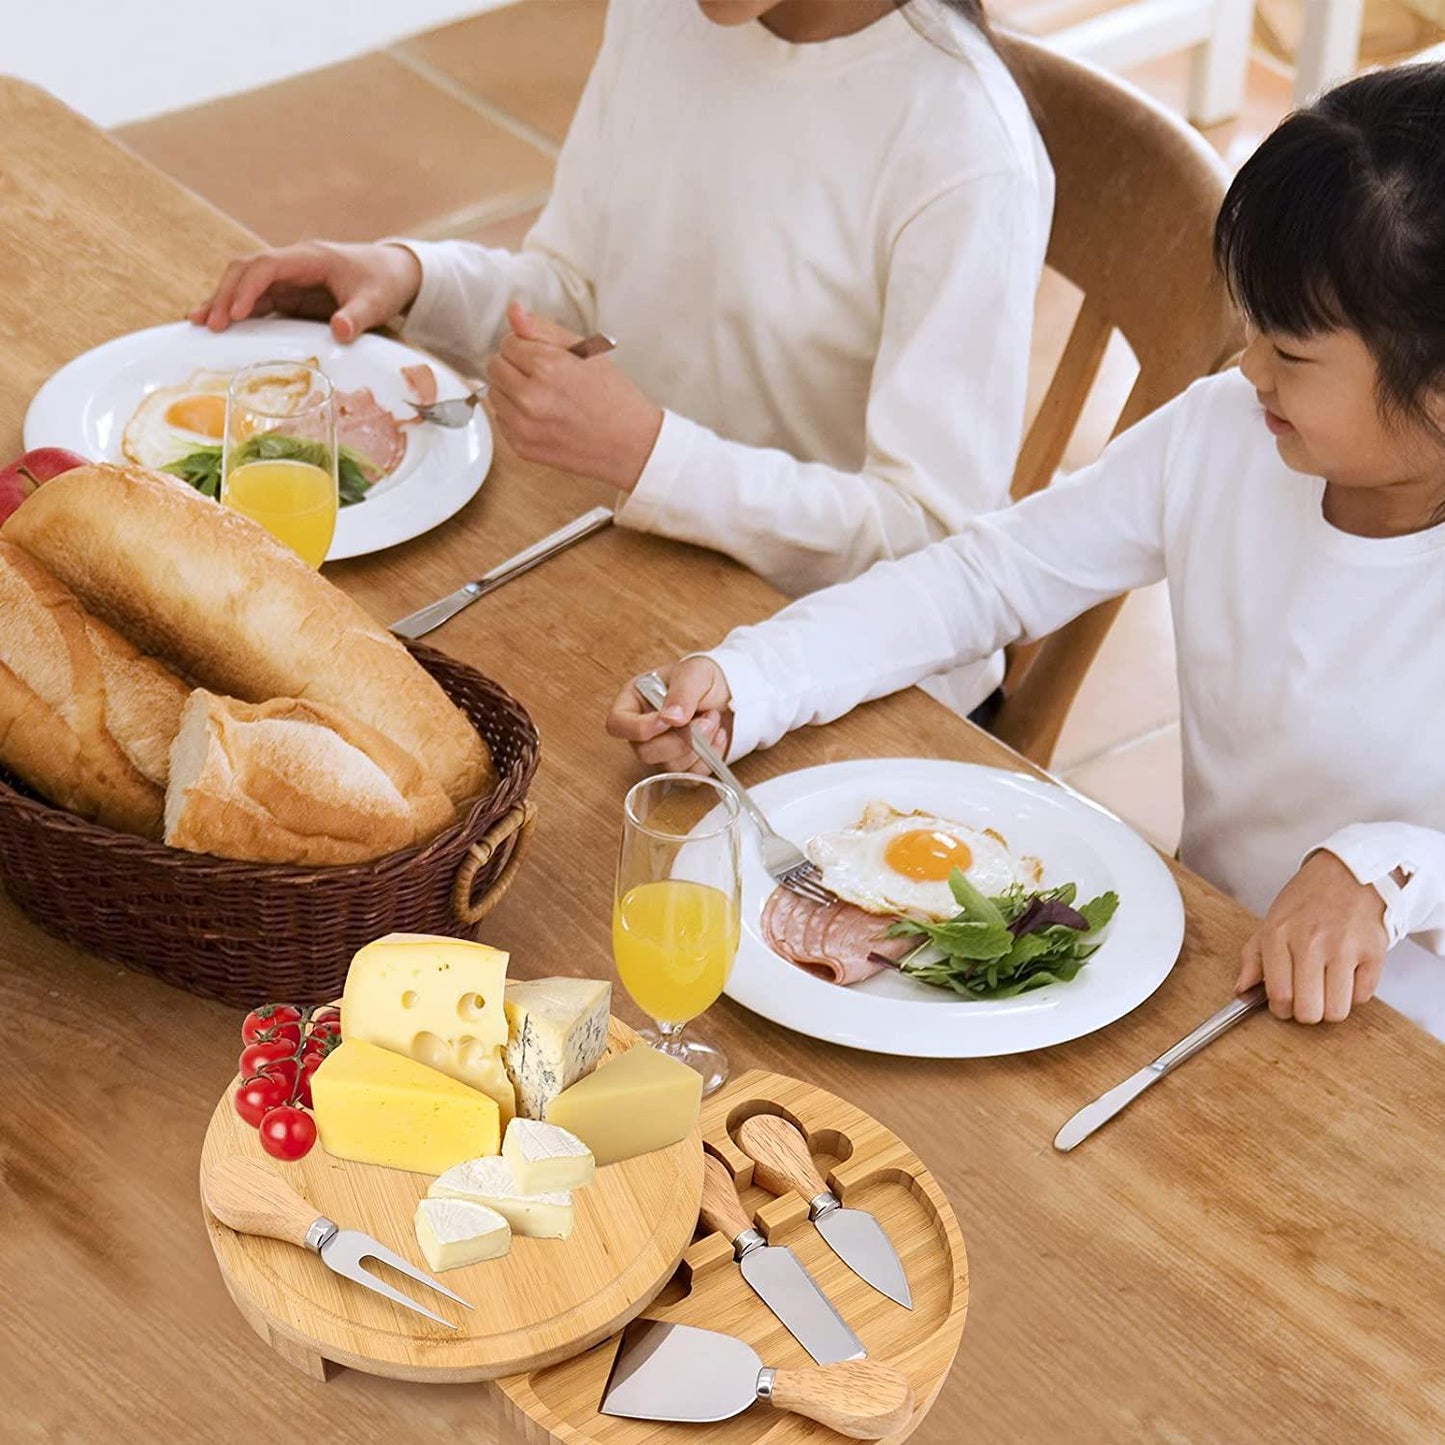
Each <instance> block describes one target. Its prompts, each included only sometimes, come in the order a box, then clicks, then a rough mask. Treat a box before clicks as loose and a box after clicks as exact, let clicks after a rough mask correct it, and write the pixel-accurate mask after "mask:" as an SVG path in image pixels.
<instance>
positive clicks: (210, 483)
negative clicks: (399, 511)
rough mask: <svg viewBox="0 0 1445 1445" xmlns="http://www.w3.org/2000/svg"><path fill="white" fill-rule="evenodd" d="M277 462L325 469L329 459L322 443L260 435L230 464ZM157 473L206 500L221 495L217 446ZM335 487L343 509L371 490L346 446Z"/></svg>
mask: <svg viewBox="0 0 1445 1445" xmlns="http://www.w3.org/2000/svg"><path fill="white" fill-rule="evenodd" d="M279 461H286V462H309V463H310V464H311V465H312V466H317V467H321V468H322V469H323V470H329V463H330V456H329V453H328V450H327V447H326V444H325V443H324V442H317V441H308V440H306V439H305V438H304V437H283V436H276V435H275V434H274V433H270V434H267V433H263V434H262V435H260V436H254V437H251V438H250V439H249V440H248V441H244V442H242V443H241V445H240V446H239V447H237V448H236V453H235V456H234V457H233V459H232V462H231V465H232V466H233V467H239V466H243V465H244V464H245V463H247V462H279ZM161 470H162V471H166V472H169V473H170V474H171V475H172V476H173V477H179V478H180V479H181V480H182V481H183V482H189V483H190V484H191V486H193V487H194V488H195V489H196V490H197V491H198V492H200V493H202V494H203V495H205V496H207V497H212V498H219V497H220V495H221V448H220V447H197V448H196V450H195V451H193V452H190V453H189V454H188V455H186V456H183V457H181V458H180V460H179V461H174V462H172V463H171V464H170V465H169V466H167V467H163V468H162V469H161ZM336 488H337V496H338V499H339V500H340V503H341V505H342V506H343V507H349V506H351V505H352V504H353V503H355V502H361V501H364V500H365V499H366V494H367V492H368V491H369V490H370V488H371V482H370V480H369V479H368V477H367V470H366V462H365V461H364V460H363V459H362V458H361V457H359V456H358V455H357V454H356V453H355V452H354V451H352V450H351V449H350V448H349V447H338V448H337V449H336Z"/></svg>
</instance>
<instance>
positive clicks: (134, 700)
mask: <svg viewBox="0 0 1445 1445" xmlns="http://www.w3.org/2000/svg"><path fill="white" fill-rule="evenodd" d="M188 692H189V688H188V687H187V686H186V684H185V683H184V682H182V681H181V679H180V678H178V677H177V676H175V674H173V673H172V672H170V671H169V670H168V669H166V668H165V667H163V666H162V665H161V664H160V663H159V662H157V661H156V660H155V659H154V658H150V657H145V656H143V655H142V654H141V653H140V652H139V651H138V650H137V649H136V647H135V646H134V645H133V644H132V643H131V642H130V641H129V640H127V639H126V638H125V637H123V636H121V635H120V634H119V633H118V632H116V631H114V630H113V629H112V628H110V627H107V626H106V625H105V624H104V623H103V622H100V621H98V620H97V619H96V618H94V617H91V616H89V615H88V614H87V613H86V612H85V610H84V608H83V607H82V606H81V604H80V602H79V600H78V599H77V598H76V596H75V595H74V593H72V592H71V591H70V590H69V589H68V588H66V587H64V586H63V585H62V584H61V583H60V582H58V581H57V580H56V579H55V578H54V577H52V576H51V575H50V574H49V573H48V572H47V571H46V570H45V569H44V568H43V567H42V566H41V565H40V564H39V563H38V562H36V561H35V559H34V558H33V557H31V556H30V555H29V554H27V553H26V552H24V551H22V550H21V549H20V548H18V547H15V546H12V545H11V544H10V543H8V542H6V541H3V540H0V763H3V764H4V765H5V766H6V767H7V768H9V769H10V771H11V772H12V773H14V774H15V775H16V776H17V777H18V778H21V779H22V780H23V781H24V782H26V783H28V784H29V785H30V786H31V787H32V788H34V789H35V790H36V791H37V792H38V793H40V794H42V795H43V796H44V797H46V798H48V799H49V800H50V801H51V802H53V803H55V804H56V805H58V806H59V807H62V808H66V809H68V810H69V811H70V812H73V813H76V814H78V815H79V816H81V817H83V818H88V819H90V820H91V821H92V822H95V823H99V824H101V825H102V826H104V827H107V828H114V829H117V830H119V831H121V832H126V833H138V834H140V835H141V836H143V837H147V838H159V837H160V835H161V815H162V807H163V802H164V795H165V785H166V774H167V769H168V766H169V751H170V743H171V739H172V738H174V736H175V734H176V730H177V728H178V727H179V726H180V715H181V708H182V707H183V706H184V704H185V700H186V695H187V693H188Z"/></svg>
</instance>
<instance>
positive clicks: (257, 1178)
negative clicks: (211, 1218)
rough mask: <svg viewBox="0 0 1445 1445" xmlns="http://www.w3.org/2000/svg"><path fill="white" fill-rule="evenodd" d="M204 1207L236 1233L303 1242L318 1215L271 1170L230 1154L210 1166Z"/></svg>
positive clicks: (288, 1242)
mask: <svg viewBox="0 0 1445 1445" xmlns="http://www.w3.org/2000/svg"><path fill="white" fill-rule="evenodd" d="M201 1194H202V1197H203V1198H204V1199H205V1201H206V1208H207V1209H209V1210H210V1211H211V1213H212V1214H214V1215H215V1216H216V1218H217V1219H219V1220H220V1221H221V1223H222V1224H229V1225H230V1226H231V1228H232V1229H234V1230H236V1231H237V1232H238V1233H240V1234H260V1235H264V1236H265V1237H266V1238H267V1239H280V1240H284V1241H285V1243H287V1244H299V1245H304V1244H305V1243H306V1231H307V1230H308V1229H310V1228H311V1226H312V1225H313V1224H314V1223H315V1222H316V1221H317V1220H318V1219H319V1218H320V1217H321V1211H320V1210H319V1209H317V1207H316V1206H315V1205H314V1204H308V1203H307V1202H306V1201H305V1200H304V1199H303V1198H302V1197H301V1196H300V1195H299V1194H298V1193H297V1192H296V1191H295V1190H294V1189H293V1188H292V1187H291V1186H290V1185H289V1184H288V1183H287V1182H286V1181H285V1180H284V1179H283V1178H282V1177H281V1176H280V1175H279V1174H278V1173H277V1172H276V1171H275V1170H274V1169H272V1168H271V1167H270V1166H269V1165H266V1164H263V1163H262V1162H261V1161H260V1160H259V1159H243V1158H241V1156H240V1155H239V1154H233V1155H232V1156H231V1157H230V1158H229V1159H222V1160H221V1162H220V1163H219V1164H215V1165H213V1166H212V1167H211V1170H210V1172H209V1173H208V1174H207V1175H206V1182H205V1184H204V1186H203V1187H202V1190H201Z"/></svg>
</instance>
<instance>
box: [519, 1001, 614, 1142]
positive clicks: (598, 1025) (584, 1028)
mask: <svg viewBox="0 0 1445 1445" xmlns="http://www.w3.org/2000/svg"><path fill="white" fill-rule="evenodd" d="M611 1006H612V985H611V984H610V983H605V982H602V981H600V980H598V979H595V978H535V979H520V980H514V981H513V982H510V983H508V984H507V989H506V996H505V1008H506V1014H507V1045H506V1049H505V1051H504V1055H503V1057H504V1061H505V1064H506V1069H507V1074H508V1077H509V1078H510V1079H511V1082H512V1085H513V1087H514V1089H515V1090H516V1095H517V1108H516V1112H517V1114H518V1115H519V1116H520V1117H522V1118H524V1119H541V1118H543V1117H545V1115H546V1112H547V1105H548V1104H550V1103H551V1102H552V1100H553V1099H555V1098H556V1097H557V1095H558V1094H560V1093H561V1092H562V1091H563V1090H564V1089H568V1088H570V1087H571V1086H572V1085H573V1084H575V1083H576V1082H577V1080H578V1079H581V1078H583V1077H585V1076H586V1075H587V1074H590V1073H591V1072H592V1070H593V1069H595V1068H596V1067H597V1064H598V1062H599V1061H600V1060H601V1058H602V1055H603V1054H604V1053H606V1052H607V1025H608V1014H609V1010H610V1009H611Z"/></svg>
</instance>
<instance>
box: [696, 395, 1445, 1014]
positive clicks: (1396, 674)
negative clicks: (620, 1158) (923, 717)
mask: <svg viewBox="0 0 1445 1445" xmlns="http://www.w3.org/2000/svg"><path fill="white" fill-rule="evenodd" d="M1323 495H1324V483H1323V482H1322V481H1321V480H1320V479H1318V478H1313V477H1305V476H1301V475H1300V474H1298V473H1296V472H1292V471H1290V470H1289V469H1288V468H1287V467H1286V466H1285V465H1284V463H1283V462H1282V461H1281V460H1280V459H1279V456H1278V453H1277V452H1276V450H1275V447H1274V443H1273V441H1272V440H1271V438H1270V436H1269V434H1268V433H1267V432H1266V430H1265V428H1264V426H1263V422H1262V419H1261V415H1260V408H1259V406H1258V404H1257V402H1256V400H1255V397H1254V392H1253V389H1252V388H1251V387H1250V385H1249V384H1248V383H1247V382H1246V381H1245V380H1244V378H1243V377H1242V376H1241V375H1240V374H1239V373H1238V372H1237V371H1231V372H1229V373H1227V374H1225V375H1223V376H1219V377H1214V378H1211V379H1209V380H1206V381H1201V382H1199V383H1197V384H1196V385H1195V386H1193V387H1191V388H1190V390H1189V391H1188V392H1187V393H1186V394H1185V395H1184V396H1182V397H1180V398H1179V399H1178V400H1176V401H1175V402H1173V403H1171V404H1170V405H1169V406H1167V407H1164V408H1162V409H1161V410H1160V411H1158V412H1156V413H1155V414H1154V415H1153V416H1151V417H1149V418H1148V419H1147V420H1145V421H1143V422H1141V423H1140V424H1139V425H1138V426H1136V427H1134V428H1133V429H1131V430H1130V431H1129V432H1127V433H1126V434H1125V435H1124V436H1122V437H1120V438H1119V439H1118V440H1117V441H1115V442H1114V443H1113V445H1112V446H1110V447H1109V449H1108V450H1107V451H1106V452H1105V454H1104V456H1103V457H1102V458H1101V459H1100V460H1099V461H1098V462H1096V463H1095V464H1094V465H1093V466H1092V467H1089V468H1087V469H1086V470H1084V471H1082V472H1080V473H1078V474H1076V475H1075V476H1073V477H1071V478H1069V479H1068V480H1066V481H1062V482H1058V483H1056V484H1055V485H1054V486H1053V487H1051V488H1050V489H1049V490H1047V491H1045V492H1042V493H1039V494H1038V495H1036V496H1034V497H1032V498H1030V499H1029V500H1027V501H1025V502H1023V503H1021V504H1019V505H1018V506H1016V507H1013V508H1010V509H1009V510H1007V511H1003V512H998V513H996V514H994V515H991V516H986V517H979V518H975V519H973V520H972V521H971V522H969V523H967V524H966V525H965V526H964V527H963V528H962V529H961V531H960V532H959V533H958V534H957V535H956V536H953V537H950V538H949V539H947V540H946V541H943V542H939V543H937V544H935V545H933V546H931V547H928V548H926V549H925V550H923V551H921V552H919V553H917V554H915V555H914V556H912V557H909V558H906V559H904V560H902V561H897V562H888V563H883V564H880V565H879V566H877V567H875V568H874V569H873V570H872V571H870V572H868V573H867V574H866V575H865V576H863V577H861V578H859V579H858V580H856V581H854V582H852V583H850V584H847V585H844V586H840V587H835V588H830V589H828V590H825V591H822V592H819V593H817V594H815V595H814V596H812V597H809V598H806V599H804V600H803V601H801V602H797V603H794V604H793V605H792V606H790V607H788V608H787V609H785V610H784V611H783V612H781V613H779V614H778V615H777V616H776V617H774V618H772V619H770V620H768V621H766V622H763V623H761V624H759V625H757V626H755V627H748V628H742V629H739V630H738V631H736V632H734V633H732V634H731V635H730V636H729V637H728V638H727V639H726V641H725V642H724V643H723V645H722V646H721V647H720V648H718V649H716V650H715V651H714V652H713V653H712V654H711V656H713V657H714V658H715V659H716V660H717V662H718V663H719V664H720V665H721V666H722V668H723V671H724V672H725V673H726V674H727V678H728V682H729V684H730V686H731V688H732V694H733V708H734V712H735V717H736V723H735V730H734V736H733V741H732V755H733V756H740V755H741V754H743V753H746V752H748V751H750V750H751V749H753V748H756V747H761V746H766V745H768V744H769V743H772V742H774V741H776V740H777V739H778V738H779V737H781V736H782V735H783V733H785V732H787V731H788V730H789V729H792V728H796V727H799V726H802V725H803V724H805V723H812V722H826V721H828V720H830V719H832V718H835V717H838V716H840V715H841V714H842V713H844V712H846V711H848V710H849V709H850V708H852V707H854V706H856V705H857V704H858V703H860V702H862V701H864V700H865V699H867V698H872V697H879V696H882V695H883V694H885V693H889V692H893V691H896V690H897V689H899V688H901V687H905V686H907V685H909V684H910V683H913V682H916V681H917V680H918V679H920V678H923V677H926V676H928V675H930V674H931V673H934V672H937V671H938V670H939V669H940V668H944V667H949V666H951V665H953V664H955V663H957V662H959V661H962V660H964V659H968V658H973V657H978V656H982V655H986V654H988V653H991V652H993V651H994V650H995V649H997V648H998V647H1000V646H1002V645H1003V644H1004V643H1006V642H1010V641H1012V640H1014V639H1016V638H1038V637H1043V636H1046V635H1047V634H1048V633H1050V632H1053V631H1055V630H1056V629H1057V628H1059V627H1060V626H1062V625H1063V624H1064V623H1065V622H1067V621H1069V620H1070V619H1071V618H1073V617H1075V616H1077V615H1078V614H1079V613H1080V612H1083V611H1084V610H1085V609H1087V608H1088V607H1090V606H1092V605H1093V604H1095V603H1097V602H1101V601H1103V600H1104V599H1105V598H1108V597H1113V596H1115V595H1117V594H1118V593H1121V592H1124V591H1127V590H1129V589H1131V588H1134V587H1142V586H1146V585H1147V584H1149V583H1151V582H1157V581H1158V580H1159V579H1160V578H1162V577H1166V576H1167V578H1168V579H1169V592H1170V599H1171V604H1172V607H1173V616H1174V632H1175V638H1176V643H1177V648H1178V658H1179V685H1180V700H1181V719H1180V721H1181V729H1182V737H1183V753H1184V832H1183V843H1182V848H1181V856H1182V858H1183V860H1184V862H1185V863H1187V864H1188V865H1189V866H1190V867H1191V868H1193V869H1195V870H1196V871H1197V872H1199V873H1201V874H1202V875H1203V876H1204V877H1205V878H1208V879H1210V880H1211V881H1212V882H1214V883H1216V884H1217V885H1219V886H1220V887H1221V888H1223V889H1225V890H1226V891H1227V892H1229V893H1231V894H1233V896H1234V897H1236V898H1238V899H1239V900H1240V901H1241V902H1242V903H1244V904H1245V905H1246V906H1248V907H1249V908H1251V909H1253V910H1255V911H1256V912H1263V911H1264V909H1265V908H1267V907H1268V905H1269V903H1270V902H1271V900H1272V899H1273V898H1274V895H1275V894H1276V893H1277V892H1278V891H1279V889H1280V888H1281V887H1282V886H1283V885H1284V884H1285V883H1286V882H1288V880H1289V879H1290V877H1291V876H1292V875H1293V874H1294V872H1295V871H1296V869H1297V868H1298V867H1299V865H1300V863H1301V862H1302V860H1303V859H1304V857H1305V856H1306V854H1308V853H1309V852H1311V851H1312V850H1314V849H1315V848H1319V847H1325V848H1328V849H1329V850H1330V851H1331V852H1334V853H1336V854H1337V855H1338V856H1339V857H1340V858H1341V859H1342V860H1343V861H1344V862H1345V864H1346V865H1347V866H1348V867H1349V868H1350V869H1351V871H1352V872H1353V873H1354V875H1355V877H1356V878H1357V879H1359V880H1360V881H1361V882H1362V883H1372V884H1377V885H1378V886H1380V888H1381V891H1382V893H1384V894H1385V895H1386V897H1387V905H1388V906H1387V910H1386V926H1387V928H1388V930H1389V934H1390V938H1391V942H1392V943H1394V942H1396V941H1397V940H1401V939H1405V938H1406V935H1410V936H1411V938H1413V940H1414V944H1413V945H1412V943H1411V942H1410V941H1408V940H1407V941H1406V942H1403V943H1400V944H1399V947H1398V948H1396V949H1394V950H1392V955H1391V958H1390V961H1389V963H1388V965H1387V967H1386V970H1385V976H1384V981H1383V983H1382V986H1381V990H1380V992H1381V996H1382V997H1384V998H1385V999H1386V1000H1387V1001H1389V1002H1392V1003H1394V1004H1395V1005H1396V1006H1397V1007H1399V1008H1401V1009H1402V1010H1403V1011H1404V1012H1406V1013H1408V1014H1410V1015H1411V1016H1412V1017H1414V1018H1415V1019H1416V1020H1417V1021H1418V1022H1421V1023H1423V1024H1424V1025H1425V1026H1426V1027H1428V1028H1430V1029H1431V1030H1432V1031H1433V1032H1435V1033H1437V1034H1438V1035H1440V1036H1442V1037H1445V962H1442V960H1441V959H1440V958H1438V957H1434V956H1429V955H1427V954H1424V953H1422V952H1421V948H1422V947H1423V949H1426V950H1429V951H1430V955H1434V954H1441V953H1445V832H1442V831H1441V829H1442V828H1445V745H1442V727H1441V722H1440V719H1441V716H1442V712H1445V655H1442V652H1441V650H1440V636H1441V629H1442V623H1445V525H1440V526H1435V527H1432V528H1430V529H1429V530H1427V531H1423V532H1418V533H1415V534H1413V535H1410V536H1403V537H1390V538H1368V537H1359V536H1354V535H1350V534H1347V533H1345V532H1341V531H1339V530H1338V529H1336V528H1335V527H1333V526H1331V525H1330V524H1329V523H1328V522H1327V521H1326V520H1325V518H1324V515H1323V512H1322V507H1321V504H1322V499H1323ZM1396 868H1400V869H1403V870H1404V872H1405V873H1406V874H1408V875H1409V876H1410V881H1409V882H1408V884H1407V885H1406V886H1405V887H1404V889H1403V890H1399V891H1397V890H1395V889H1394V888H1393V886H1392V885H1391V884H1390V883H1389V881H1388V879H1389V875H1390V874H1391V873H1392V872H1393V870H1395V869H1396ZM1415 945H1418V946H1415Z"/></svg>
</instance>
